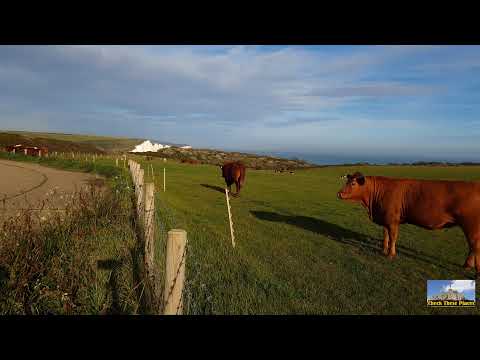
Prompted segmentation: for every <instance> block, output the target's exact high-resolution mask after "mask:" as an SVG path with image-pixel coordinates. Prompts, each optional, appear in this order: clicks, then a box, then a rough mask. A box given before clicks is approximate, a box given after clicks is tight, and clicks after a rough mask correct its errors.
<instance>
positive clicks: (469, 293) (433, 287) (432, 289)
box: [427, 280, 475, 300]
mask: <svg viewBox="0 0 480 360" xmlns="http://www.w3.org/2000/svg"><path fill="white" fill-rule="evenodd" d="M449 288H451V289H452V290H456V291H458V292H463V294H464V295H465V298H466V299H467V300H475V280H428V286H427V298H431V297H432V296H435V295H438V294H440V293H441V292H447V291H448V289H449Z"/></svg>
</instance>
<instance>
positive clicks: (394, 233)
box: [387, 223, 399, 259]
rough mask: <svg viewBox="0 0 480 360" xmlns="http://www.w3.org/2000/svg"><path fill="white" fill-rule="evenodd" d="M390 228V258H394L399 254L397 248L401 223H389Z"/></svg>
mask: <svg viewBox="0 0 480 360" xmlns="http://www.w3.org/2000/svg"><path fill="white" fill-rule="evenodd" d="M387 228H388V237H389V238H390V249H389V252H388V258H389V259H393V258H394V257H395V256H396V255H397V250H396V248H395V246H396V242H397V238H398V228H399V224H396V223H394V224H389V225H387Z"/></svg>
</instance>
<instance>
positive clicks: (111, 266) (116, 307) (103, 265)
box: [97, 259, 123, 315]
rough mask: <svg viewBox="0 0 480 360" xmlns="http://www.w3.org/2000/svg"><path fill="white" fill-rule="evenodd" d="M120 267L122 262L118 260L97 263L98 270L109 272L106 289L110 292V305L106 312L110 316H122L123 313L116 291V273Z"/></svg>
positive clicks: (117, 285) (117, 284)
mask: <svg viewBox="0 0 480 360" xmlns="http://www.w3.org/2000/svg"><path fill="white" fill-rule="evenodd" d="M121 265H122V262H121V261H120V260H114V259H109V260H98V261H97V267H98V268H99V269H104V270H111V275H110V280H109V281H108V287H109V289H110V291H111V292H112V305H111V307H110V308H109V309H108V310H107V314H111V315H119V314H123V312H122V311H121V306H120V296H119V291H118V287H119V283H118V277H119V275H118V271H119V269H120V267H121Z"/></svg>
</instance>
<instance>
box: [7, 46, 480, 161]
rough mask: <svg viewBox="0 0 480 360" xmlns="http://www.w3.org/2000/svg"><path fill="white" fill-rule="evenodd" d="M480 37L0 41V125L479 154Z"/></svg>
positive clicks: (279, 145) (219, 141)
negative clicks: (208, 42) (195, 42)
mask: <svg viewBox="0 0 480 360" xmlns="http://www.w3.org/2000/svg"><path fill="white" fill-rule="evenodd" d="M478 104H480V47H479V46H0V128H3V129H12V130H13V129H17V130H32V131H56V132H74V133H87V134H100V135H121V136H128V137H144V138H150V139H155V140H163V141H170V142H176V143H187V144H190V145H192V146H194V147H212V148H224V149H239V150H246V151H283V152H299V153H328V154H346V155H347V156H350V155H352V154H355V155H356V157H358V156H363V155H365V156H367V155H372V154H379V153H381V154H382V155H392V156H394V155H398V154H402V155H407V156H411V157H413V158H424V157H427V158H428V157H435V158H438V157H441V158H444V159H445V160H479V159H478V158H477V154H478V153H480V141H478V139H479V138H480V137H479V136H480V117H479V114H480V111H479V105H478Z"/></svg>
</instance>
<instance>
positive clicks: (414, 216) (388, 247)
mask: <svg viewBox="0 0 480 360" xmlns="http://www.w3.org/2000/svg"><path fill="white" fill-rule="evenodd" d="M346 178H347V183H346V184H345V186H344V187H343V188H342V189H341V190H340V191H339V192H338V194H337V196H338V198H339V199H342V200H350V201H355V202H360V203H361V204H362V205H363V206H364V207H365V208H366V209H367V210H368V214H369V217H370V220H372V221H373V222H374V223H376V224H378V225H382V226H383V227H384V230H383V252H384V254H385V255H388V257H389V258H390V259H393V258H394V257H395V255H396V250H395V243H396V241H397V238H398V231H399V225H400V224H413V225H417V226H420V227H422V228H425V229H428V230H435V229H443V228H450V227H452V226H460V227H461V228H462V230H463V232H464V234H465V236H466V238H467V241H468V245H469V248H470V252H469V255H468V257H467V259H466V261H465V264H464V267H465V268H467V269H471V268H473V267H475V268H476V273H477V277H478V276H479V274H480V183H475V182H466V181H440V180H437V181H429V180H412V179H395V178H388V177H383V176H363V175H362V174H361V173H359V172H356V173H354V174H353V175H347V176H346Z"/></svg>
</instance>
